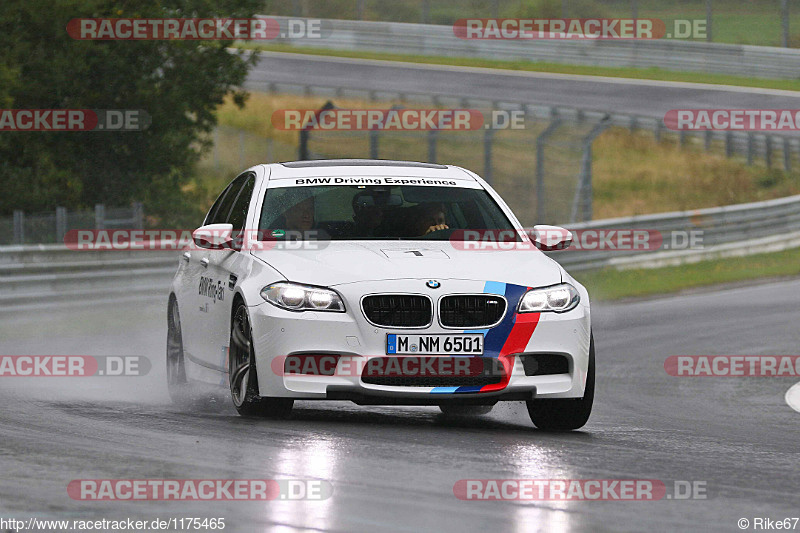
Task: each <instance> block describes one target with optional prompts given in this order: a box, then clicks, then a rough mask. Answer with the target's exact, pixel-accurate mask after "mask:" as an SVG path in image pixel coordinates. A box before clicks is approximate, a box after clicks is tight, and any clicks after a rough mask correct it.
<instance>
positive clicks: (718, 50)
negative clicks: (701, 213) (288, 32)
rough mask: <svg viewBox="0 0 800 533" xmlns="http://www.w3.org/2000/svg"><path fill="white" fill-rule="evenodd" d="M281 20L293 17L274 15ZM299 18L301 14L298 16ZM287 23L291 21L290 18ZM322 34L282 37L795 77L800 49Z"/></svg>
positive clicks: (362, 26) (331, 44) (321, 43)
mask: <svg viewBox="0 0 800 533" xmlns="http://www.w3.org/2000/svg"><path fill="white" fill-rule="evenodd" d="M270 18H275V19H278V20H281V21H284V20H286V19H288V18H289V17H270ZM292 18H293V19H294V20H297V18H296V17H292ZM284 24H285V22H284ZM324 24H325V28H326V29H327V30H329V31H326V32H325V34H324V36H323V37H321V38H313V39H312V38H305V39H289V38H279V39H276V41H275V42H280V43H283V44H289V45H299V46H311V47H320V48H332V49H337V50H357V51H371V52H389V53H396V52H397V51H398V50H402V51H403V53H405V54H410V55H427V56H460V57H480V58H487V59H498V58H502V59H505V60H514V59H524V60H528V61H542V62H549V63H568V64H573V65H589V66H604V67H637V68H651V67H657V68H663V69H666V70H682V71H694V72H715V73H720V74H731V75H736V76H747V77H757V78H778V79H794V78H797V77H798V72H800V50H794V49H788V48H775V47H769V46H751V45H733V44H721V43H702V42H693V41H679V40H666V39H660V40H591V39H587V40H577V39H563V40H545V39H537V40H535V41H529V40H527V41H524V40H514V41H501V40H465V39H459V38H458V37H456V36H455V33H454V32H453V27H452V26H438V25H432V24H410V23H404V22H370V21H356V20H333V19H325V21H324Z"/></svg>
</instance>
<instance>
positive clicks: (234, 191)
mask: <svg viewBox="0 0 800 533" xmlns="http://www.w3.org/2000/svg"><path fill="white" fill-rule="evenodd" d="M249 176H250V174H249V173H246V174H242V175H241V176H239V177H238V178H236V179H235V180H233V181H232V182H231V184H230V185H229V186H228V189H227V191H226V192H225V194H224V195H223V196H220V199H221V201H220V200H217V201H218V202H219V206H217V208H216V210H214V209H213V208H212V211H211V212H209V214H208V215H209V219H208V220H207V221H206V224H225V223H226V222H227V221H228V214H230V212H231V207H233V202H235V201H236V197H237V196H238V195H239V191H240V190H241V188H242V185H244V182H245V180H247V178H248V177H249Z"/></svg>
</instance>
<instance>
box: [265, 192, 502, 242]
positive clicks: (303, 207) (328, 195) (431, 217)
mask: <svg viewBox="0 0 800 533" xmlns="http://www.w3.org/2000/svg"><path fill="white" fill-rule="evenodd" d="M513 229H514V226H513V224H512V223H511V221H510V220H509V219H508V217H506V215H505V214H504V213H503V212H502V211H501V209H500V207H499V206H498V205H497V203H496V202H495V201H494V200H493V199H492V197H491V196H490V195H489V193H487V192H486V191H485V190H483V189H472V188H462V187H439V186H427V185H426V186H421V185H374V186H370V185H367V186H364V185H358V186H350V185H321V186H316V185H315V186H300V187H298V186H294V187H273V188H269V189H267V192H266V196H265V198H264V204H263V207H262V210H261V218H260V222H259V230H260V235H262V237H261V238H262V239H292V240H314V239H316V240H386V239H390V240H448V239H450V238H451V237H453V236H454V235H460V234H463V230H512V231H513Z"/></svg>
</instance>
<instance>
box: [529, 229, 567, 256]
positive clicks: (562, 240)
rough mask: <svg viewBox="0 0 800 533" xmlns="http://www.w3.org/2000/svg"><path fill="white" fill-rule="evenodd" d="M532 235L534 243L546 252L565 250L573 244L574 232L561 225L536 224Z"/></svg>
mask: <svg viewBox="0 0 800 533" xmlns="http://www.w3.org/2000/svg"><path fill="white" fill-rule="evenodd" d="M531 237H532V239H533V244H534V245H536V247H537V248H538V249H540V250H542V251H544V252H552V251H554V250H565V249H567V248H569V245H570V244H572V232H571V231H569V230H568V229H565V228H562V227H559V226H546V225H544V224H540V225H538V226H534V227H533V235H531Z"/></svg>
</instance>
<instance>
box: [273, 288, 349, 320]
mask: <svg viewBox="0 0 800 533" xmlns="http://www.w3.org/2000/svg"><path fill="white" fill-rule="evenodd" d="M261 297H262V298H264V299H265V300H266V301H268V302H269V303H271V304H272V305H275V306H277V307H280V308H281V309H288V310H289V311H333V312H336V313H344V302H343V301H342V297H341V296H339V293H337V292H336V291H332V290H331V289H325V288H323V287H311V286H308V285H300V284H298V283H290V282H288V281H282V282H280V283H273V284H272V285H267V286H266V287H264V288H263V289H261Z"/></svg>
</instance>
